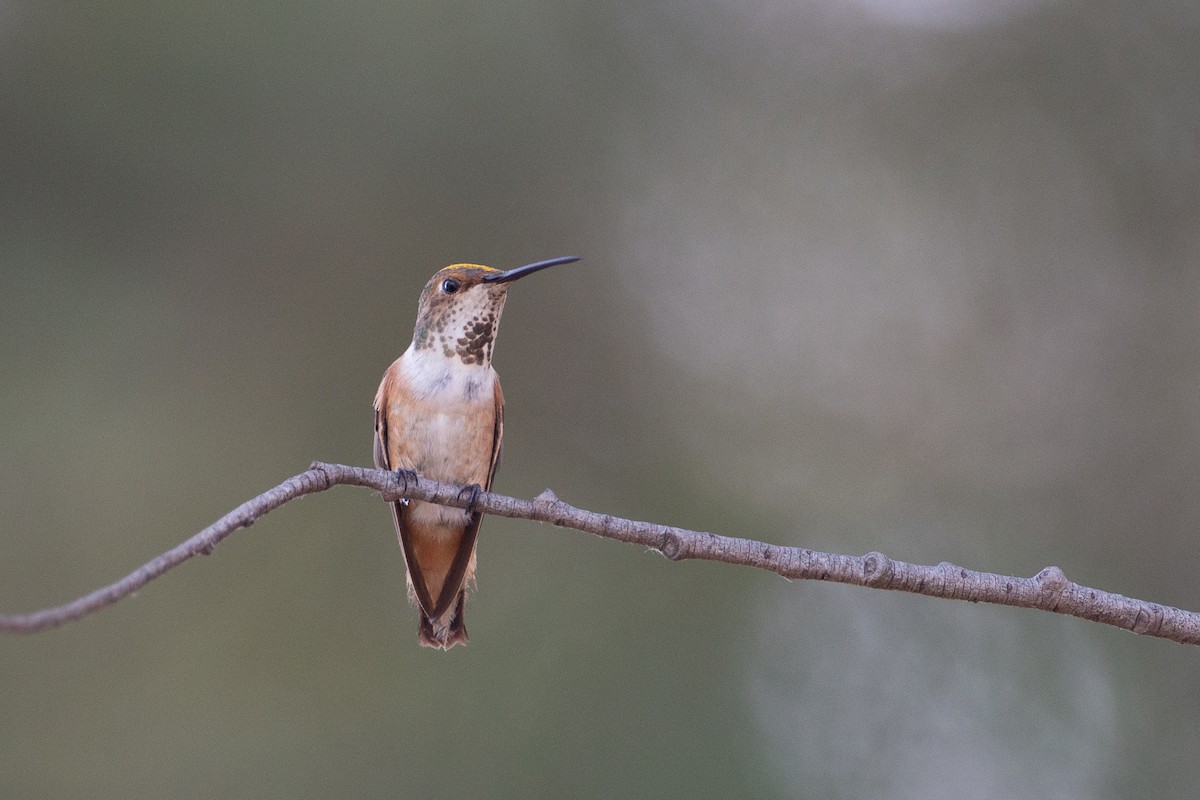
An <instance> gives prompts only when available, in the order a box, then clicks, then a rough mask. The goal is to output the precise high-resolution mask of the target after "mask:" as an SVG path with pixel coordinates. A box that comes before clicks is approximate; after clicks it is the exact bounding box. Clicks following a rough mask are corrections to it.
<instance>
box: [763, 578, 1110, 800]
mask: <svg viewBox="0 0 1200 800" xmlns="http://www.w3.org/2000/svg"><path fill="white" fill-rule="evenodd" d="M811 599H812V598H811V596H810V599H809V601H808V602H804V603H802V602H801V600H800V593H799V592H798V591H797V587H795V586H790V587H786V588H781V589H780V590H779V591H777V592H776V593H775V594H774V597H773V599H772V600H771V601H769V602H768V604H767V608H765V609H763V613H762V614H761V616H760V617H759V619H761V620H762V624H761V626H760V633H759V640H760V652H759V657H758V658H756V659H754V660H753V666H751V667H750V671H749V674H748V676H747V677H748V680H747V686H748V690H749V694H750V700H751V707H752V708H753V709H754V713H755V717H756V719H757V722H758V724H759V726H760V729H761V731H762V742H761V746H762V748H763V749H764V752H767V753H769V754H770V757H771V759H772V760H773V761H774V763H775V765H776V769H777V771H778V773H779V774H780V775H781V776H782V777H783V779H784V780H785V781H786V782H787V784H788V788H789V789H791V790H792V791H793V792H795V793H797V796H799V795H800V794H803V796H806V797H834V796H837V797H899V796H903V797H922V798H956V799H960V798H1011V797H1038V798H1062V799H1063V800H1066V798H1089V799H1090V798H1095V797H1099V796H1103V795H1104V793H1105V788H1106V786H1107V785H1108V783H1109V782H1110V781H1111V779H1112V777H1113V776H1112V775H1111V774H1110V765H1111V764H1113V763H1115V761H1114V756H1115V754H1116V743H1117V735H1116V733H1115V731H1114V727H1115V724H1116V715H1115V709H1114V697H1113V691H1112V688H1111V680H1112V676H1111V675H1110V673H1109V670H1108V668H1107V667H1106V663H1107V662H1106V659H1105V655H1104V654H1103V653H1101V652H1099V651H1098V650H1097V648H1096V647H1095V646H1094V644H1093V643H1092V639H1091V638H1090V636H1089V634H1088V633H1087V632H1085V630H1084V625H1085V623H1082V622H1079V621H1077V620H1069V619H1062V620H1059V621H1058V622H1060V623H1061V624H1057V625H1055V627H1054V631H1053V634H1054V635H1044V634H1043V635H1040V636H1039V635H1038V633H1037V631H1038V630H1039V629H1038V628H1036V627H1035V626H1032V625H1030V626H1020V625H1019V624H1018V623H1017V619H1016V617H1015V616H1014V615H1015V614H1018V613H1034V612H1010V611H1007V610H1001V611H995V610H992V609H987V608H983V607H978V606H970V605H967V604H961V603H950V602H946V601H938V600H932V599H927V598H915V597H904V596H899V597H897V596H893V595H889V596H886V597H882V598H881V596H880V595H878V594H872V593H868V592H866V591H864V590H861V589H852V590H850V589H847V590H844V591H839V592H837V593H836V596H833V594H831V595H830V596H829V597H828V601H827V602H823V603H821V604H820V605H813V603H812V602H811Z"/></svg>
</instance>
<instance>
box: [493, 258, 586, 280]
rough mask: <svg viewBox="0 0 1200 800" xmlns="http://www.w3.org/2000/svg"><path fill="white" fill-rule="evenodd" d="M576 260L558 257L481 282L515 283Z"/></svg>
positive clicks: (576, 259) (499, 274)
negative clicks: (548, 268)
mask: <svg viewBox="0 0 1200 800" xmlns="http://www.w3.org/2000/svg"><path fill="white" fill-rule="evenodd" d="M578 260H579V256H560V257H558V258H552V259H550V260H549V261H538V262H537V263H535V264H526V265H525V266H523V267H517V268H516V269H510V270H508V271H507V272H501V273H498V274H496V275H488V276H487V277H485V278H484V279H483V281H484V283H508V282H509V281H515V280H516V279H517V278H524V277H525V276H526V275H530V274H532V273H534V272H537V271H538V270H539V269H545V268H546V267H557V266H558V265H559V264H570V263H571V262H572V261H578Z"/></svg>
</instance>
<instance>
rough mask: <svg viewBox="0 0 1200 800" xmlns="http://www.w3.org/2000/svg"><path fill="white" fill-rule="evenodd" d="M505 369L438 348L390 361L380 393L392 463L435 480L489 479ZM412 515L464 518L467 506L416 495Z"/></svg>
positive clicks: (448, 521)
mask: <svg viewBox="0 0 1200 800" xmlns="http://www.w3.org/2000/svg"><path fill="white" fill-rule="evenodd" d="M498 382H499V377H498V376H497V375H496V371H495V370H493V369H492V368H491V367H490V366H483V365H479V364H465V363H464V362H463V361H461V360H460V359H458V358H446V357H445V356H443V355H442V354H441V353H440V352H437V351H435V350H420V349H415V348H410V349H409V350H408V351H406V352H405V353H404V355H402V356H401V357H400V358H399V359H397V361H396V362H395V363H394V364H392V366H391V367H390V368H389V369H388V372H387V374H386V375H385V376H384V382H383V385H382V386H381V387H380V398H379V399H380V400H381V402H382V403H383V404H384V407H383V409H382V410H383V411H384V413H386V415H387V420H388V437H387V438H388V441H387V447H388V451H389V452H388V457H389V459H390V463H391V465H392V467H393V468H397V469H398V468H404V469H413V470H416V471H417V473H418V474H419V475H423V476H426V477H429V478H433V479H434V480H439V481H445V482H449V483H460V484H472V483H477V484H479V485H481V486H486V485H487V483H488V477H489V474H490V471H491V465H492V451H493V449H494V447H495V446H497V444H498V443H497V442H496V441H495V438H496V415H497V408H496V397H497V395H498V392H497V383H498ZM409 510H410V513H411V514H412V516H413V521H414V522H416V523H421V522H425V523H428V524H431V525H435V526H461V525H463V524H465V522H466V519H467V514H466V512H464V511H463V510H461V509H456V508H447V507H445V506H437V505H432V504H427V503H413V504H412V506H411V507H410V509H409Z"/></svg>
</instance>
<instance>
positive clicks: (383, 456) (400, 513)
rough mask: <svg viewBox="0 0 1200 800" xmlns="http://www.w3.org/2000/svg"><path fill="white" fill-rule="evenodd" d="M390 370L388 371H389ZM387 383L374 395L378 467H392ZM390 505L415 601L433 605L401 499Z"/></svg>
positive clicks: (385, 381) (375, 448)
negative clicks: (386, 395)
mask: <svg viewBox="0 0 1200 800" xmlns="http://www.w3.org/2000/svg"><path fill="white" fill-rule="evenodd" d="M389 372H390V371H389ZM386 384H387V378H386V376H385V378H384V382H383V383H382V384H380V386H379V392H378V394H377V395H376V397H375V447H374V458H375V466H376V467H377V468H379V469H386V470H391V469H393V467H392V463H391V459H390V458H389V457H388V447H387V441H388V421H387V412H386V409H387V403H386V402H385V398H384V397H383V395H384V387H385V386H386ZM390 505H391V507H392V522H394V523H395V525H396V533H397V538H398V539H399V540H400V545H401V547H403V548H404V563H405V565H406V566H407V567H408V573H409V578H410V579H411V583H412V587H413V591H414V592H416V594H417V602H419V603H420V604H421V608H423V609H427V608H431V607H432V606H433V601H432V600H431V598H430V597H429V587H428V586H426V584H425V576H424V575H423V574H422V573H421V564H420V562H419V561H418V560H417V558H416V556H415V555H414V554H413V551H412V537H411V536H406V535H405V530H404V503H403V501H401V500H396V501H395V502H393V503H390Z"/></svg>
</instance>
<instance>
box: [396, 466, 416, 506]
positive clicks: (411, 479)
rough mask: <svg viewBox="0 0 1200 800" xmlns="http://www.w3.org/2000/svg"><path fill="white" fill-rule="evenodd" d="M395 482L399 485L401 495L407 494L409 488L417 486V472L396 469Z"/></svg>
mask: <svg viewBox="0 0 1200 800" xmlns="http://www.w3.org/2000/svg"><path fill="white" fill-rule="evenodd" d="M396 481H397V483H399V484H400V487H401V488H400V492H401V494H407V493H408V490H409V488H410V487H411V488H416V486H417V471H416V470H415V469H398V470H396ZM405 499H407V498H405Z"/></svg>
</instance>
